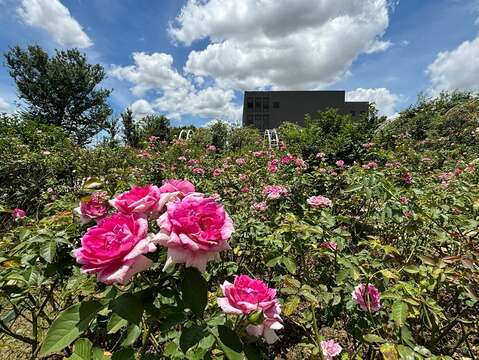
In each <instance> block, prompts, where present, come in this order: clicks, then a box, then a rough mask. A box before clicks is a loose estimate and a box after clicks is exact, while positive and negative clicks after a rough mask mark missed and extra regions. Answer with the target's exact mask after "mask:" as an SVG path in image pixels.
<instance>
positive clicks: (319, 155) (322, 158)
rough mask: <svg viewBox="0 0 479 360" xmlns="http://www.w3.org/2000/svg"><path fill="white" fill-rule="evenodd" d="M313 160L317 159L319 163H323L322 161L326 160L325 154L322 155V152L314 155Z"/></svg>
mask: <svg viewBox="0 0 479 360" xmlns="http://www.w3.org/2000/svg"><path fill="white" fill-rule="evenodd" d="M315 158H316V159H319V160H321V161H324V160H326V154H325V153H322V152H319V153H317V154H316V156H315Z"/></svg>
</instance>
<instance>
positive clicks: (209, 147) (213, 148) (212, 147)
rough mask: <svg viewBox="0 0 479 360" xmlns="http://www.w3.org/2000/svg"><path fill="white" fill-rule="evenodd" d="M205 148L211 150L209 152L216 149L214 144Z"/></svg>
mask: <svg viewBox="0 0 479 360" xmlns="http://www.w3.org/2000/svg"><path fill="white" fill-rule="evenodd" d="M206 150H208V151H211V152H215V151H216V146H214V145H208V147H207V148H206Z"/></svg>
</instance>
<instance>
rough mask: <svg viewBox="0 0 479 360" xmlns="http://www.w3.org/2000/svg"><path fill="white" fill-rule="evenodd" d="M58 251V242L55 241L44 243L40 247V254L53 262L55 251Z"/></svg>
mask: <svg viewBox="0 0 479 360" xmlns="http://www.w3.org/2000/svg"><path fill="white" fill-rule="evenodd" d="M56 251H57V244H56V242H55V241H49V242H47V243H45V244H44V245H42V247H41V248H40V256H41V257H42V258H44V259H45V261H46V262H48V263H52V262H53V258H54V257H55V253H56Z"/></svg>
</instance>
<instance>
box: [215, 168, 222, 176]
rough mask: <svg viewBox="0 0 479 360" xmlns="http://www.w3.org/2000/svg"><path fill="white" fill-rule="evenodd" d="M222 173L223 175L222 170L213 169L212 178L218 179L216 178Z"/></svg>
mask: <svg viewBox="0 0 479 360" xmlns="http://www.w3.org/2000/svg"><path fill="white" fill-rule="evenodd" d="M222 173H223V170H221V169H214V170H213V176H214V177H218V176H220V175H221V174H222Z"/></svg>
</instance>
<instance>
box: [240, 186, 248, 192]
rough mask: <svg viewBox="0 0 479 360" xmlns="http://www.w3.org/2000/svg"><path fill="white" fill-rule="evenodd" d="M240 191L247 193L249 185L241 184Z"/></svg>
mask: <svg viewBox="0 0 479 360" xmlns="http://www.w3.org/2000/svg"><path fill="white" fill-rule="evenodd" d="M241 192H242V193H249V187H247V186H243V187H242V188H241Z"/></svg>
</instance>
